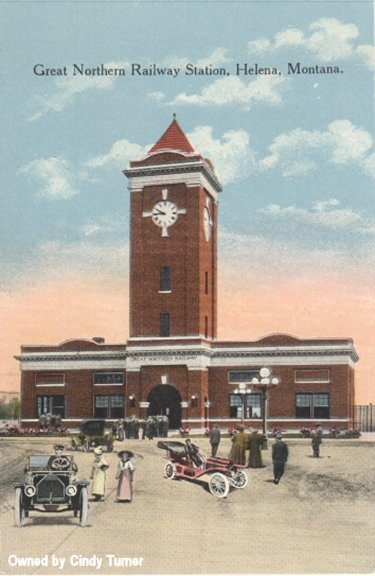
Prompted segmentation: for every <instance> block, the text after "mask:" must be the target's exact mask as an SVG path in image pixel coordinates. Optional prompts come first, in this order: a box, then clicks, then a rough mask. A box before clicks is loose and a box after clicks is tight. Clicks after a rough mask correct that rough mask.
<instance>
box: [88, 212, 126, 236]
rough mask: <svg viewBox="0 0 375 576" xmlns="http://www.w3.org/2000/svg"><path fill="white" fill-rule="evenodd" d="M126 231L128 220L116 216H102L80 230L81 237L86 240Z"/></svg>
mask: <svg viewBox="0 0 375 576" xmlns="http://www.w3.org/2000/svg"><path fill="white" fill-rule="evenodd" d="M127 229H128V218H125V216H120V215H118V214H117V215H116V214H104V215H103V216H102V217H101V218H100V219H99V220H97V221H89V222H87V223H86V224H84V226H82V228H81V232H82V234H83V236H85V237H86V238H88V237H94V236H99V235H100V234H105V235H106V237H108V234H111V233H113V232H119V231H120V232H123V231H124V230H127Z"/></svg>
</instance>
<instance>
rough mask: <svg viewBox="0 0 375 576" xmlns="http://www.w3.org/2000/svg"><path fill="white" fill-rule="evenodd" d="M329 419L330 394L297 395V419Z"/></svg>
mask: <svg viewBox="0 0 375 576" xmlns="http://www.w3.org/2000/svg"><path fill="white" fill-rule="evenodd" d="M329 417H330V410H329V394H327V393H321V394H296V418H306V419H308V418H317V419H320V418H322V419H323V418H324V419H326V418H329Z"/></svg>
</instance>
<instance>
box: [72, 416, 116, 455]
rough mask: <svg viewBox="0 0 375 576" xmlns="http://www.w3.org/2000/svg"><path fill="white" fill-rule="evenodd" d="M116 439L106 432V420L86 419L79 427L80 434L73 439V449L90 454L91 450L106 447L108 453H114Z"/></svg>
mask: <svg viewBox="0 0 375 576" xmlns="http://www.w3.org/2000/svg"><path fill="white" fill-rule="evenodd" d="M114 440H115V437H114V436H113V435H112V434H109V433H106V432H105V420H102V419H100V418H86V419H85V420H82V422H81V423H80V425H79V434H77V436H74V438H72V449H73V450H79V449H80V448H83V450H84V451H85V452H88V451H89V450H90V448H96V447H97V446H102V447H103V446H104V447H105V448H106V449H107V452H112V450H113V442H114Z"/></svg>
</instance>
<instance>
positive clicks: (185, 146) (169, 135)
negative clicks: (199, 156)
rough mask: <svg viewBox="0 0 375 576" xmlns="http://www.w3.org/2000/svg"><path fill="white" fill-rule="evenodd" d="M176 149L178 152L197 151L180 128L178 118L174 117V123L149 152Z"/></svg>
mask: <svg viewBox="0 0 375 576" xmlns="http://www.w3.org/2000/svg"><path fill="white" fill-rule="evenodd" d="M166 149H167V150H176V151H178V152H185V153H186V152H187V153H189V154H190V153H192V152H195V150H194V148H193V146H192V145H191V144H190V142H189V140H188V139H187V137H186V136H185V133H184V132H183V131H182V129H181V128H180V125H179V124H178V122H177V120H176V119H175V118H174V119H173V121H172V123H171V124H170V125H169V126H168V128H167V129H166V131H165V132H164V134H163V135H162V136H161V137H160V138H159V140H158V141H157V142H156V144H154V145H153V146H152V148H150V150H149V151H148V154H152V153H153V152H157V151H158V150H166Z"/></svg>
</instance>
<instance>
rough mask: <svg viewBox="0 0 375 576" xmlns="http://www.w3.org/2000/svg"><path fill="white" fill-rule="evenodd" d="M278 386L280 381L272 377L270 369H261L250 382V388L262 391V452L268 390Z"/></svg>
mask: <svg viewBox="0 0 375 576" xmlns="http://www.w3.org/2000/svg"><path fill="white" fill-rule="evenodd" d="M279 384H280V379H279V378H277V377H275V376H274V377H272V370H271V369H270V368H266V367H264V368H261V369H260V370H259V378H257V377H254V378H253V379H252V380H251V386H252V387H253V388H258V389H259V390H261V391H262V417H263V446H262V448H263V450H267V398H268V390H269V389H270V388H274V387H275V386H278V385H279Z"/></svg>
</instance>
